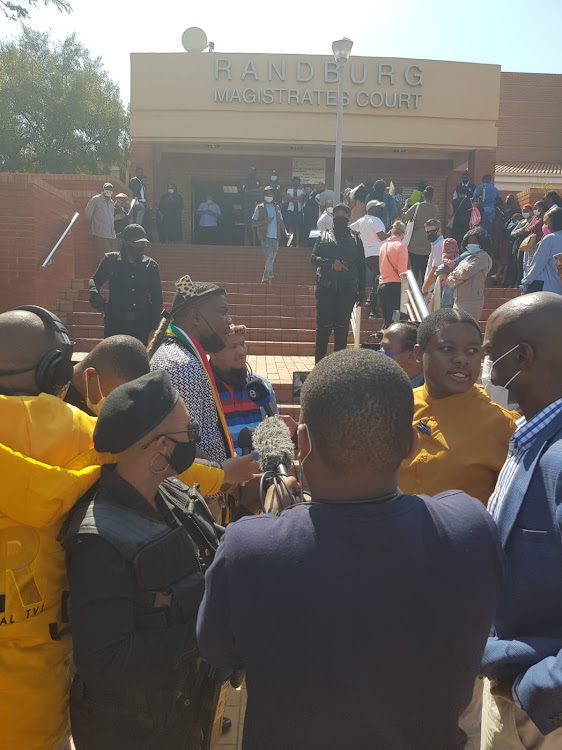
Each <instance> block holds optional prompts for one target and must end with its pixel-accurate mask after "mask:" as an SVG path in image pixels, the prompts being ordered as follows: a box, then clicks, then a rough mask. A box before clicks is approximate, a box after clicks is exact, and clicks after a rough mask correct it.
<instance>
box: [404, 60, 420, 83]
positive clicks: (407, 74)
mask: <svg viewBox="0 0 562 750" xmlns="http://www.w3.org/2000/svg"><path fill="white" fill-rule="evenodd" d="M404 80H405V81H406V83H407V84H408V86H421V85H422V83H423V73H422V69H421V68H420V66H419V65H415V64H412V65H408V66H407V67H406V70H405V71H404Z"/></svg>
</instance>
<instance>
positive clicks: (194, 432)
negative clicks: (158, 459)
mask: <svg viewBox="0 0 562 750" xmlns="http://www.w3.org/2000/svg"><path fill="white" fill-rule="evenodd" d="M170 435H187V441H188V442H189V443H198V442H199V425H198V423H197V422H190V423H189V424H188V425H187V427H186V429H185V430H175V431H174V432H162V433H160V435H155V436H154V437H153V438H152V440H149V441H148V443H145V445H142V446H141V448H142V449H143V450H144V449H145V448H148V446H149V445H150V443H153V442H154V441H155V440H158V439H159V438H161V437H169V438H170V440H172V441H173V442H174V443H182V442H184V441H183V440H174V438H173V437H170Z"/></svg>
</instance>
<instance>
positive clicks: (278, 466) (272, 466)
mask: <svg viewBox="0 0 562 750" xmlns="http://www.w3.org/2000/svg"><path fill="white" fill-rule="evenodd" d="M253 442H254V448H255V449H256V451H257V452H258V455H259V457H260V469H261V471H262V472H263V473H264V474H267V473H270V474H276V475H277V476H283V477H286V476H287V472H288V470H289V469H290V467H291V466H292V463H293V458H294V457H295V446H294V444H293V441H292V439H291V433H290V432H289V428H288V427H287V425H286V424H285V423H284V422H282V421H281V420H280V419H277V418H276V417H268V418H267V419H264V421H263V422H261V424H259V425H258V426H257V427H256V429H255V432H254V440H253Z"/></svg>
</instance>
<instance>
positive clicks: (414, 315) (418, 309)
mask: <svg viewBox="0 0 562 750" xmlns="http://www.w3.org/2000/svg"><path fill="white" fill-rule="evenodd" d="M400 281H401V283H402V288H401V290H400V312H403V313H405V314H406V315H407V316H408V318H409V319H410V320H413V321H417V322H418V323H421V321H422V320H423V319H424V318H427V316H428V315H429V310H428V309H427V305H426V304H425V301H424V298H423V295H422V293H421V291H420V288H419V286H418V282H417V281H416V279H415V277H414V274H413V273H412V272H411V271H405V272H404V273H401V274H400Z"/></svg>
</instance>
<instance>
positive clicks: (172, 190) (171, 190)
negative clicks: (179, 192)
mask: <svg viewBox="0 0 562 750" xmlns="http://www.w3.org/2000/svg"><path fill="white" fill-rule="evenodd" d="M168 192H169V193H175V192H176V191H175V190H174V188H168Z"/></svg>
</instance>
